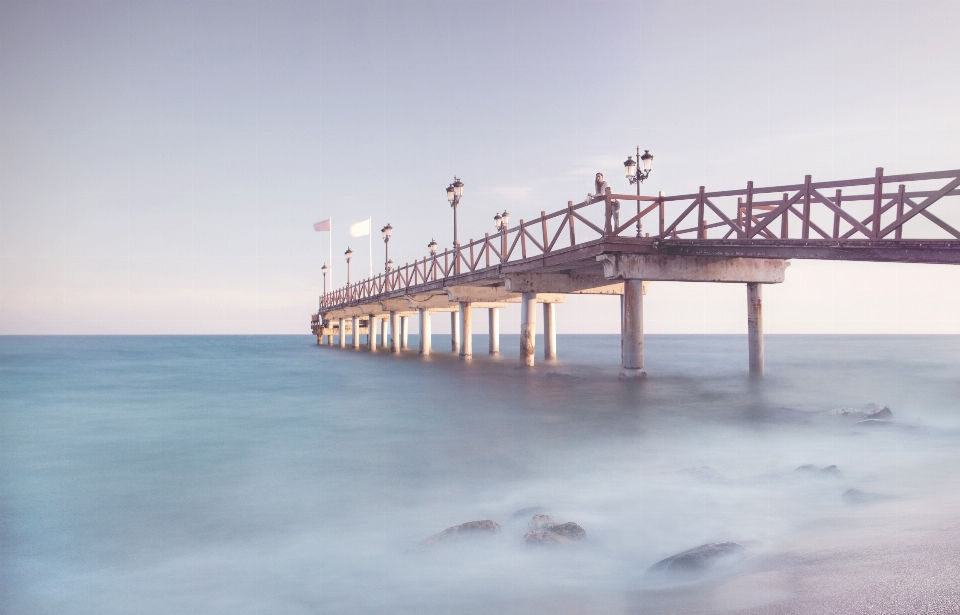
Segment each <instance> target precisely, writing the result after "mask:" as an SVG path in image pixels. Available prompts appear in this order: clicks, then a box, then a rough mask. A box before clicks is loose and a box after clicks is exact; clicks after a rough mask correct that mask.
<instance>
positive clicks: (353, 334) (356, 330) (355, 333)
mask: <svg viewBox="0 0 960 615" xmlns="http://www.w3.org/2000/svg"><path fill="white" fill-rule="evenodd" d="M350 345H351V346H353V347H354V348H360V318H358V317H357V316H354V317H353V319H352V321H351V324H350Z"/></svg>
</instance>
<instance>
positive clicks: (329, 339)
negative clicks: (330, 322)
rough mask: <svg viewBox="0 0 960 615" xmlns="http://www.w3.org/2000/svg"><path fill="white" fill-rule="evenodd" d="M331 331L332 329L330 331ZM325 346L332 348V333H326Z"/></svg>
mask: <svg viewBox="0 0 960 615" xmlns="http://www.w3.org/2000/svg"><path fill="white" fill-rule="evenodd" d="M331 331H332V329H331ZM327 346H331V347H332V346H333V333H332V332H331V333H327Z"/></svg>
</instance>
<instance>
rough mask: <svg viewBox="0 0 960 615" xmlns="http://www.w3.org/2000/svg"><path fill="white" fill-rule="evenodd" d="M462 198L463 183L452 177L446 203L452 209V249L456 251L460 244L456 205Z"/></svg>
mask: <svg viewBox="0 0 960 615" xmlns="http://www.w3.org/2000/svg"><path fill="white" fill-rule="evenodd" d="M462 196H463V182H462V181H460V179H459V178H457V177H456V176H454V178H453V183H452V184H450V185H449V186H447V201H449V202H450V207H453V249H454V250H456V249H457V248H459V247H460V242H459V241H457V205H459V204H460V197H462Z"/></svg>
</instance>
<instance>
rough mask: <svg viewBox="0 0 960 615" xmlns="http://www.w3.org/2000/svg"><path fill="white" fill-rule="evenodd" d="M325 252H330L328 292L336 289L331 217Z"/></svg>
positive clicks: (331, 217) (331, 218)
mask: <svg viewBox="0 0 960 615" xmlns="http://www.w3.org/2000/svg"><path fill="white" fill-rule="evenodd" d="M327 250H328V251H329V252H330V290H333V289H335V288H336V286H335V285H334V283H333V216H330V238H329V240H328V241H327Z"/></svg>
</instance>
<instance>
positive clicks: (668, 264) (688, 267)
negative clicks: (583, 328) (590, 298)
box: [597, 254, 790, 284]
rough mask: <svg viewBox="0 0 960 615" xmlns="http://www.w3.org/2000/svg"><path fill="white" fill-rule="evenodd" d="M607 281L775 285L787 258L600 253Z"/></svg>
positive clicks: (787, 262) (781, 277)
mask: <svg viewBox="0 0 960 615" xmlns="http://www.w3.org/2000/svg"><path fill="white" fill-rule="evenodd" d="M597 261H599V262H600V263H601V264H602V265H603V274H604V276H605V277H606V278H607V279H609V280H614V279H622V280H648V281H649V280H658V281H665V282H730V283H739V284H743V283H752V282H753V283H760V284H779V283H780V282H783V280H784V276H785V272H786V269H787V267H789V266H790V262H789V261H785V260H780V259H768V258H736V257H734V258H723V257H711V256H662V255H646V254H602V255H600V256H598V257H597Z"/></svg>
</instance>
